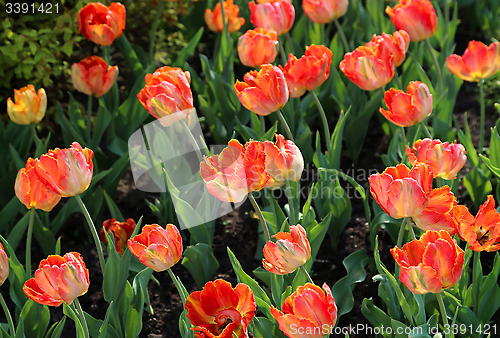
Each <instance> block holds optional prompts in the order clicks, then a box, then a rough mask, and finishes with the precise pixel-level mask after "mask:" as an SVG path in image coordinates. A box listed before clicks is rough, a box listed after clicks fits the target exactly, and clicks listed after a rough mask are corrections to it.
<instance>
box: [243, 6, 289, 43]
mask: <svg viewBox="0 0 500 338" xmlns="http://www.w3.org/2000/svg"><path fill="white" fill-rule="evenodd" d="M248 7H249V8H250V13H251V14H250V22H251V23H253V24H254V25H255V27H258V28H265V29H271V30H273V31H276V33H278V35H283V34H286V33H287V32H288V31H289V30H290V28H292V25H293V21H294V20H295V8H294V7H293V4H292V3H291V2H290V1H288V0H277V1H271V2H260V1H259V4H255V2H253V1H250V2H249V3H248Z"/></svg>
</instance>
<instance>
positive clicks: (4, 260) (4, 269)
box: [0, 243, 9, 285]
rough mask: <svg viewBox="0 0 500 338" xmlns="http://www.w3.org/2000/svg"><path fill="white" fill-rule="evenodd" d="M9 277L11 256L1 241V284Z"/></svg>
mask: <svg viewBox="0 0 500 338" xmlns="http://www.w3.org/2000/svg"><path fill="white" fill-rule="evenodd" d="M8 277H9V257H8V256H7V253H5V250H4V248H3V245H2V243H0V285H2V284H3V283H4V282H5V281H6V280H7V278H8Z"/></svg>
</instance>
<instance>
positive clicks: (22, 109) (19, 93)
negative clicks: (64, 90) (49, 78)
mask: <svg viewBox="0 0 500 338" xmlns="http://www.w3.org/2000/svg"><path fill="white" fill-rule="evenodd" d="M14 101H15V103H14V102H12V99H11V98H10V97H9V98H8V99H7V113H8V114H9V117H10V119H11V120H12V122H14V123H17V124H21V125H27V124H31V123H38V122H40V121H41V120H42V119H43V117H44V116H45V110H46V109H47V95H46V94H45V90H44V89H43V88H40V89H38V93H37V92H36V91H35V87H34V86H33V85H31V84H30V85H27V86H26V87H23V88H21V89H19V90H17V89H14Z"/></svg>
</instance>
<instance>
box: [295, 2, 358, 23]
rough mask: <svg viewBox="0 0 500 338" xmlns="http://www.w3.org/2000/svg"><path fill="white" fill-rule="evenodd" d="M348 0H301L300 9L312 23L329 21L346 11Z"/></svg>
mask: <svg viewBox="0 0 500 338" xmlns="http://www.w3.org/2000/svg"><path fill="white" fill-rule="evenodd" d="M348 5H349V0H303V1H302V9H303V10H304V13H305V14H306V16H307V17H308V18H309V20H311V21H312V22H314V23H319V24H324V23H330V22H332V21H333V20H335V19H338V18H340V17H341V16H343V15H344V14H345V13H346V12H347V7H348Z"/></svg>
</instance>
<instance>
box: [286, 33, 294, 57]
mask: <svg viewBox="0 0 500 338" xmlns="http://www.w3.org/2000/svg"><path fill="white" fill-rule="evenodd" d="M286 39H287V40H288V45H289V46H290V53H292V54H295V52H294V51H293V43H292V42H293V40H292V36H291V35H290V31H288V32H286Z"/></svg>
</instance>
